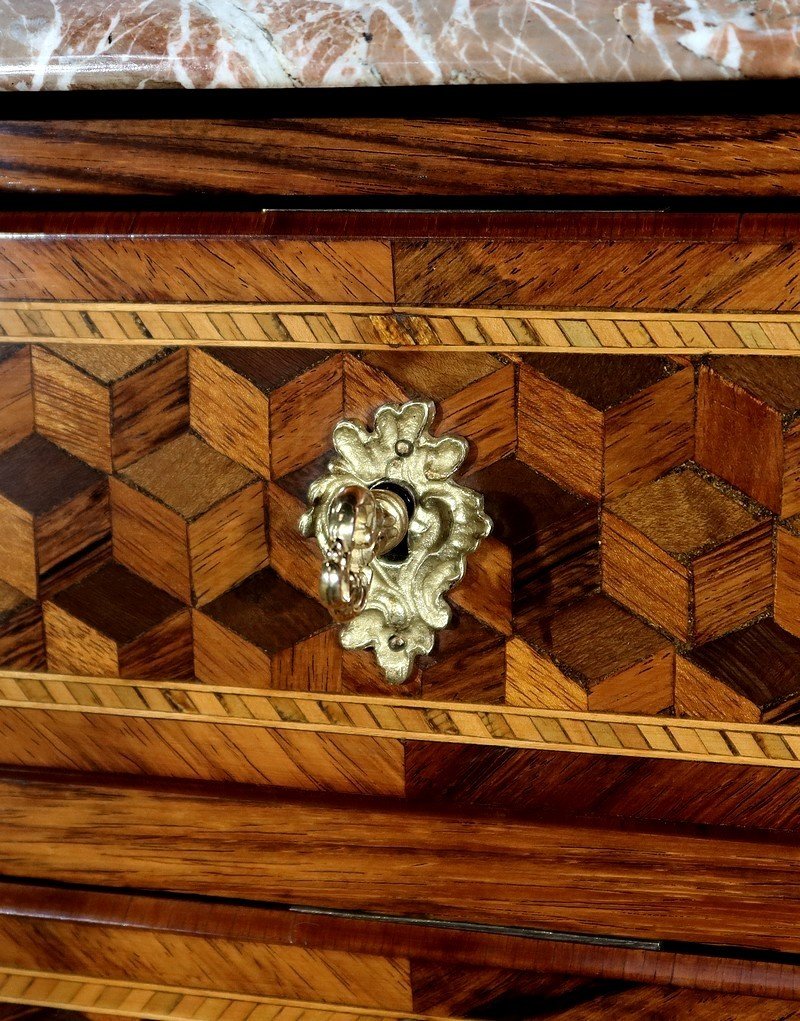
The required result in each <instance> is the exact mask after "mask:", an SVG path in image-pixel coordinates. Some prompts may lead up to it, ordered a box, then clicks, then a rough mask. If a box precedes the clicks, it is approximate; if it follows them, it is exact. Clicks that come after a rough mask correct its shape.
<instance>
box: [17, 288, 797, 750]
mask: <svg viewBox="0 0 800 1021" xmlns="http://www.w3.org/2000/svg"><path fill="white" fill-rule="evenodd" d="M5 314H6V316H8V315H9V310H8V309H7V310H6V312H5ZM16 314H17V315H18V316H19V315H22V314H23V313H21V312H17V313H16ZM39 314H41V313H39ZM59 314H61V315H66V314H67V313H59ZM125 314H126V315H129V316H131V317H132V316H134V313H127V312H126V313H125ZM104 315H105V316H106V317H108V316H111V315H112V313H110V312H107V313H99V312H97V311H95V312H94V319H90V320H89V323H90V324H91V325H88V324H87V323H86V322H85V320H83V319H81V320H80V321H82V322H83V324H84V330H91V329H92V327H95V328H96V327H97V326H98V324H99V326H100V327H101V328H105V329H106V330H109V327H108V322H109V320H108V318H103V316H104ZM171 315H172V316H180V317H181V318H182V314H181V313H178V312H175V313H172V314H171ZM229 315H230V319H231V322H236V323H237V324H238V326H239V328H240V329H248V328H250V329H252V328H254V326H253V324H255V323H257V324H258V325H259V328H260V329H262V330H264V331H267V332H268V331H269V328H270V325H271V323H272V322H273V319H275V318H276V317H275V316H274V315H272V314H270V313H266V312H264V313H260V314H259V315H256V314H254V313H252V312H250V313H229ZM135 316H136V318H138V319H139V321H140V323H141V324H142V326H144V325H145V323H146V322H149V323H150V325H151V326H152V328H153V330H155V331H156V332H157V322H158V321H161V322H164V323H167V322H170V313H167V312H166V311H165V310H164V309H161V310H160V311H158V312H156V311H153V310H151V309H146V308H144V307H142V308H140V309H139V310H138V311H137V312H136V313H135ZM189 318H191V314H189ZM287 318H288V317H287ZM74 321H77V320H74ZM552 321H553V324H554V325H553V326H552V327H551V328H557V329H559V330H560V331H561V332H562V334H563V335H565V336H569V335H573V336H582V335H584V334H585V333H586V331H589V330H590V329H591V326H590V325H589V324H588V323H587V322H586V321H585V320H576V319H573V318H564V319H558V317H556V318H555V319H553V320H552ZM50 322H51V326H52V320H50ZM124 322H125V319H124V317H123V316H120V315H119V314H118V313H117V316H116V317H114V323H115V324H116V326H117V328H118V327H119V325H120V323H124ZM654 322H655V320H654ZM651 325H652V324H651ZM657 325H660V326H662V327H663V326H667V325H669V324H668V323H665V322H663V321H661V320H659V321H658V322H657ZM681 325H682V324H680V323H676V324H675V325H674V326H673V327H671V328H673V329H677V328H678V327H679V326H681ZM630 327H631V324H630V323H626V322H624V321H620V322H618V323H617V324H612V323H611V322H610V321H604V328H605V329H607V330H610V329H612V328H613V329H614V330H619V331H620V335H623V332H622V331H624V330H626V329H628V328H630ZM749 327H750V329H756V328H758V329H763V328H765V327H758V326H757V324H754V323H751V324H749ZM183 328H185V323H184V324H183ZM726 328H727V329H728V330H730V331H734V330H735V329H738V330H739V333H740V334H741V333H742V332H743V329H742V326H741V325H740V326H738V328H737V327H736V326H735V325H731V324H728V325H727V327H726ZM786 328H787V329H788V328H789V327H788V326H787V327H786ZM140 329H141V327H140ZM274 330H275V333H274V334H273V336H275V337H276V338H278V340H279V343H280V340H285V338H283V336H282V333H281V323H280V322H279V321H278V322H276V323H275V325H274ZM582 331H583V332H582ZM109 332H110V331H109ZM101 339H103V340H108V339H110V338H101ZM2 354H3V359H2V361H1V362H0V388H1V389H2V395H3V402H4V406H3V408H2V415H1V417H0V423H1V424H2V441H1V442H2V446H3V448H4V449H3V452H2V454H0V523H1V524H2V528H0V535H2V539H0V545H2V551H3V556H2V560H0V580H1V581H2V584H3V599H4V604H5V606H4V615H3V623H2V636H0V637H1V644H0V654H1V655H2V667H3V668H4V670H6V671H12V672H13V671H16V672H20V671H23V672H33V673H36V674H42V675H52V676H58V677H59V678H61V677H65V676H68V677H87V678H107V679H109V683H107V684H93V683H92V682H89V681H84V682H77V681H76V682H75V683H71V684H68V685H64V684H51V685H47V686H46V687H45V688H43V687H42V685H41V684H40V683H39V682H37V681H35V680H30V681H26V680H23V679H14V678H13V677H11V676H9V677H8V678H6V679H5V680H4V681H3V684H4V685H5V687H4V689H3V693H4V696H5V701H6V703H8V704H14V705H19V706H25V705H28V706H30V707H31V708H33V706H34V705H41V704H42V703H50V702H52V703H53V705H54V706H61V707H63V708H67V707H72V708H75V707H76V706H86V707H89V706H91V705H93V706H94V707H95V708H98V707H99V708H104V709H107V710H115V711H119V710H120V709H122V710H125V711H126V712H130V714H131V716H133V717H136V716H139V715H140V716H141V717H142V718H147V716H148V715H152V714H160V715H161V716H163V717H164V719H165V720H175V719H177V718H179V717H180V716H181V715H182V714H183V715H185V716H191V717H194V718H196V717H198V716H199V717H209V718H213V717H217V718H222V719H223V720H224V719H226V718H228V719H231V720H237V721H241V720H243V719H244V720H249V719H256V720H260V721H263V722H265V723H267V724H270V723H271V724H277V725H281V724H292V723H293V722H294V723H298V724H306V725H308V724H309V723H312V722H314V723H318V724H319V725H320V726H321V727H322V728H325V727H326V726H327V727H330V728H336V727H340V728H344V729H345V730H353V731H355V730H361V731H368V732H370V733H376V734H380V733H382V732H385V733H386V734H387V735H388V734H389V733H391V734H392V735H397V734H400V735H402V734H403V733H406V734H408V736H434V737H442V736H450V737H453V736H454V735H455V736H456V737H461V738H463V739H464V740H467V741H469V740H470V739H478V738H479V739H482V740H487V739H488V740H496V741H498V742H503V741H505V742H507V743H516V742H520V741H522V742H524V741H526V740H533V741H534V742H539V743H541V744H552V745H555V746H565V747H570V746H574V747H578V748H591V747H599V748H601V749H602V748H603V747H605V748H606V749H607V750H611V749H612V748H623V749H627V750H632V751H637V750H638V751H641V752H645V753H647V752H665V753H667V754H669V753H677V754H699V755H701V756H706V755H718V756H722V757H726V756H732V755H736V754H738V755H739V756H748V755H749V756H750V757H763V755H766V756H767V757H779V758H780V757H782V758H784V759H787V758H790V757H791V756H792V755H793V752H792V750H791V749H792V744H791V742H790V743H788V744H787V743H785V742H783V743H782V747H780V748H779V746H777V745H772V746H770V747H771V749H772V750H771V751H767V752H763V750H762V754H761V755H759V753H758V752H752V751H751V750H750V749H751V748H752V739H751V743H750V744H749V745H748V744H747V738H746V737H742V738H741V739H740V740H739V742H738V744H737V741H736V739H735V738H734V739H727V740H726V739H725V738H723V737H719V736H717V737H715V731H714V730H713V729H712V730H710V731H709V732H708V733H709V736H708V737H707V738H706V739H705V740H703V739H702V738H697V737H694V738H693V737H692V734H695V733H696V731H695V730H692V729H691V727H692V725H691V724H689V723H682V722H675V723H671V724H667V723H666V722H665V717H672V716H677V717H678V718H679V720H690V719H691V720H718V721H729V722H731V723H736V724H740V725H742V727H741V733H742V734H746V733H747V729H746V725H748V724H749V725H759V724H771V723H780V722H781V721H782V720H784V719H788V718H790V717H791V716H792V715H793V713H794V712H795V711H796V703H797V698H798V694H800V681H799V680H798V677H800V671H799V670H798V667H799V666H800V639H798V638H797V637H796V635H798V634H800V625H798V623H797V609H796V608H797V599H798V585H799V584H800V582H798V566H797V565H798V562H800V552H798V551H800V530H799V529H798V527H797V520H798V518H797V517H796V515H797V514H798V511H800V482H798V479H800V440H798V438H797V437H800V426H798V425H797V423H796V417H797V414H798V408H800V358H797V359H795V358H781V359H777V358H774V357H769V356H736V355H719V356H706V357H697V356H696V357H690V356H688V355H687V354H681V353H677V352H674V351H673V352H672V353H670V354H665V353H664V354H662V353H652V354H644V353H641V354H638V355H635V356H634V355H631V354H612V353H594V354H584V355H576V354H571V353H558V352H543V351H533V350H524V349H523V350H522V351H519V350H513V349H511V348H510V347H504V348H502V349H500V348H494V347H489V346H486V347H484V348H482V349H469V350H466V349H460V350H453V351H447V350H431V349H425V350H420V349H406V350H391V349H388V348H386V347H379V346H377V345H375V346H374V347H372V348H370V349H347V350H329V349H325V348H322V347H306V346H301V345H297V344H284V346H266V345H265V343H263V342H262V343H260V344H259V343H243V344H240V345H227V346H220V345H217V346H213V345H209V346H205V345H200V344H192V345H176V344H172V345H159V344H156V343H154V342H151V343H148V344H137V343H116V344H113V343H107V342H106V343H101V342H98V341H96V340H95V341H92V342H88V341H87V338H86V337H79V338H75V339H73V340H72V341H71V342H64V339H63V337H60V338H58V339H57V340H55V341H52V342H49V343H34V344H31V343H25V344H19V343H11V342H8V343H6V344H5V345H4V346H3V348H2ZM409 398H424V399H428V400H431V401H433V403H434V405H435V407H436V427H435V428H436V431H438V432H447V433H456V434H459V435H461V436H463V437H464V438H465V439H466V440H467V441H468V444H469V453H468V455H467V458H466V461H465V463H464V465H463V468H462V471H461V476H462V478H463V481H464V482H465V484H467V485H469V486H470V487H471V488H473V489H475V490H477V491H478V492H480V493H481V494H482V495H483V498H484V501H485V507H486V510H487V512H488V514H489V515H490V517H491V518H492V520H493V523H494V527H493V531H492V534H491V536H490V538H489V539H488V540H486V541H485V542H484V543H483V544H482V545H481V546H480V548H479V549H478V551H477V553H475V554H473V555H472V556H471V557H470V558H469V560H468V566H467V573H466V576H465V578H464V580H463V581H462V582H461V583H459V584H458V585H457V586H456V587H455V588H454V589H453V591H452V594H451V602H452V604H453V607H454V618H453V622H452V626H451V627H450V628H448V629H447V630H445V631H443V632H441V633H440V635H439V636H438V639H437V644H436V646H435V648H434V650H433V652H432V654H431V655H430V656H426V657H423V658H421V659H420V660H418V661H417V664H416V668H415V670H414V672H413V674H412V676H411V677H410V678H409V680H408V681H407V682H406V683H404V684H401V685H392V684H388V683H387V681H386V680H385V678H384V676H383V674H382V672H381V671H380V669H379V668H378V666H377V664H376V663H375V660H374V659H373V657H372V655H371V654H370V653H369V652H368V651H359V650H344V649H343V648H342V647H341V644H340V642H339V638H338V626H337V625H335V624H334V623H333V622H332V621H331V619H330V616H329V614H328V613H327V611H326V609H325V608H324V607H323V606H322V605H321V603H320V600H319V574H320V568H321V556H320V553H319V550H318V548H317V546H316V544H315V543H314V542H313V541H312V540H308V539H304V538H302V537H301V535H300V533H299V530H298V520H299V518H300V515H301V513H302V512H303V510H304V507H305V505H306V493H307V490H308V486H309V483H310V482H311V481H312V480H313V479H314V478H316V477H318V476H319V475H320V474H321V473H322V472H323V471H324V469H325V465H326V464H327V463H328V461H329V460H330V456H331V442H332V441H331V436H332V431H333V428H334V426H335V425H336V424H337V422H339V421H340V420H341V419H343V418H349V419H355V420H357V421H359V422H362V423H364V424H366V425H370V424H371V423H372V419H373V416H374V412H375V409H376V408H377V407H379V406H380V405H381V404H383V403H385V402H386V401H390V402H398V403H399V402H402V401H404V400H407V399H409ZM137 681H144V682H148V683H146V684H144V685H137V684H136V683H135V682H137ZM169 682H172V684H170V683H169ZM225 689H247V690H248V691H249V690H251V689H252V691H253V695H252V697H249V698H247V699H242V698H227V699H226V698H225V697H224V696H222V695H219V694H217V693H218V692H221V691H224V690H225ZM274 691H287V692H291V693H292V695H293V696H294V697H293V699H292V700H290V701H289V702H286V701H281V700H280V699H278V698H275V697H274V696H273V695H272V694H270V693H271V692H274ZM170 692H173V695H171V694H170ZM175 692H177V693H178V694H177V695H174V693H175ZM314 693H318V694H320V695H321V694H324V695H325V696H327V697H328V698H329V700H330V702H331V704H335V705H336V706H337V707H338V708H337V712H338V713H340V714H341V715H339V716H338V717H337V716H336V715H335V714H333V715H332V713H333V711H332V710H330V711H329V710H327V709H324V707H323V708H321V706H322V705H323V703H322V702H320V700H319V699H317V700H314V699H313V698H311V697H310V696H311V695H312V694H314ZM374 699H384V700H389V702H391V703H392V705H396V706H397V707H398V708H397V709H396V710H395V709H392V708H391V707H387V708H386V711H385V712H383V713H382V714H379V715H376V714H372V713H369V703H370V701H371V700H374ZM324 701H325V700H323V702H324ZM425 703H433V704H435V705H440V706H441V707H442V708H443V709H444V710H447V708H448V707H452V708H453V709H456V710H457V709H458V708H459V706H461V705H465V706H475V705H477V706H479V707H485V708H484V711H483V713H482V714H481V711H480V710H475V709H472V708H470V709H467V710H466V711H459V712H457V713H455V714H454V715H453V714H449V713H448V712H447V711H445V712H442V713H436V712H429V711H428V710H426V709H425V707H424V704H425ZM404 705H407V706H408V709H409V711H408V712H404V711H403V710H402V709H401V708H399V707H402V706H404ZM281 707H283V708H281ZM289 707H291V708H289ZM506 708H508V709H510V710H512V711H510V712H506V711H505V710H506ZM537 711H544V712H543V714H541V715H539V716H537ZM487 712H488V716H487ZM286 714H288V715H286ZM603 714H616V715H620V714H621V715H624V716H628V715H630V716H631V721H630V723H628V724H626V725H625V726H624V727H621V728H618V729H617V730H614V731H609V730H608V729H606V730H605V731H604V730H603V727H602V725H601V724H602V720H603ZM584 715H586V716H587V719H586V720H583V716H584ZM636 716H643V717H649V718H658V720H660V722H658V721H651V722H650V723H648V725H647V726H645V727H644V728H642V727H640V726H638V725H637V723H636ZM284 717H285V718H284ZM595 718H596V720H597V726H592V725H591V721H592V719H595ZM537 719H538V720H539V722H538V723H537V722H536V720H537ZM559 721H561V722H559ZM77 723H78V718H77V717H76V718H74V719H73V720H72V721H71V725H72V726H76V725H77ZM648 726H649V727H650V728H652V727H655V728H656V729H655V730H652V729H647V727H648ZM668 728H672V729H668ZM684 728H688V729H684ZM719 729H720V728H717V731H719ZM739 732H740V731H739V730H737V729H736V728H734V731H733V732H732V733H739ZM604 735H605V736H604ZM731 740H732V744H731ZM756 747H759V746H756ZM776 749H777V750H776ZM787 749H788V751H787ZM16 754H22V753H21V752H20V751H19V749H18V750H17V753H16ZM108 754H111V753H110V752H109V753H108ZM23 761H24V760H23ZM108 764H109V765H110V762H109V763H108Z"/></svg>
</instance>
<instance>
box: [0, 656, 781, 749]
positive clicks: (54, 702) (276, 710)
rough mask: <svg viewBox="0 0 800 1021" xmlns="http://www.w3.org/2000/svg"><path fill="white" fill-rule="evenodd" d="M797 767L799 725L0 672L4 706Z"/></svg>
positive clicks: (459, 742) (329, 732)
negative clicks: (623, 714)
mask: <svg viewBox="0 0 800 1021" xmlns="http://www.w3.org/2000/svg"><path fill="white" fill-rule="evenodd" d="M4 707H6V708H10V709H45V710H48V711H50V712H54V713H58V712H80V713H97V714H101V715H113V716H129V717H131V716H134V717H143V718H147V719H155V720H179V721H184V722H187V723H197V722H201V723H225V724H233V725H238V726H248V727H264V728H267V729H275V730H305V731H314V732H315V733H328V734H350V735H361V736H368V737H378V738H400V739H407V740H414V741H442V742H450V743H456V744H480V745H495V746H497V747H504V748H530V749H535V748H547V749H554V750H560V751H574V752H588V753H594V754H604V755H632V756H639V757H648V758H668V759H669V758H671V759H690V760H699V761H706V762H739V763H748V764H758V765H771V766H784V767H786V766H788V767H794V768H800V728H798V727H788V726H783V727H781V726H773V725H767V724H740V723H715V722H711V721H706V720H687V719H674V718H671V717H664V716H630V715H628V716H621V715H613V714H610V713H582V712H567V711H563V710H546V709H526V708H518V707H512V706H497V705H470V704H466V703H453V702H449V703H444V702H426V701H421V700H415V699H405V698H404V699H399V698H398V699H391V698H373V697H360V696H355V695H320V694H314V693H310V692H302V693H301V692H290V691H276V690H269V691H261V690H257V689H254V688H227V687H226V688H218V687H214V686H212V685H207V684H186V683H178V682H174V683H164V682H155V681H128V680H118V679H113V678H83V677H80V678H78V677H68V676H63V675H45V674H22V673H12V672H10V671H0V711H2V709H3V708H4Z"/></svg>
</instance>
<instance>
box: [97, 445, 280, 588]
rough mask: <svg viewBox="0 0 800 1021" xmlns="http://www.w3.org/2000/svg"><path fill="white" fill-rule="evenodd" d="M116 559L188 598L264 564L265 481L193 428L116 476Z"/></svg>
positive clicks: (231, 582)
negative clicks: (203, 437)
mask: <svg viewBox="0 0 800 1021" xmlns="http://www.w3.org/2000/svg"><path fill="white" fill-rule="evenodd" d="M111 507H112V522H113V533H114V556H115V558H116V559H117V560H119V562H120V563H122V564H124V565H125V566H126V567H128V568H130V570H132V571H135V572H136V573H138V574H140V575H142V577H143V578H147V579H148V581H151V582H152V583H153V584H154V585H158V586H160V587H161V588H163V589H166V591H167V592H171V593H172V594H173V595H174V596H177V597H178V598H179V599H181V600H182V601H183V602H185V603H190V602H191V603H196V604H202V603H205V602H208V601H209V600H210V599H213V598H215V597H216V596H218V595H220V594H221V593H222V592H225V591H226V589H228V588H230V586H231V585H235V584H236V583H237V582H238V581H241V580H242V579H243V578H246V577H247V575H249V574H252V573H253V571H257V570H258V569H259V568H260V567H263V566H264V564H266V561H267V540H266V524H265V510H264V488H263V483H262V482H261V481H260V480H258V479H256V477H255V476H254V475H253V474H252V473H251V472H250V471H248V470H247V469H246V468H244V467H243V466H242V465H240V464H237V463H236V462H234V461H231V460H230V459H229V458H227V457H225V456H224V455H223V454H220V453H219V452H218V451H217V450H215V449H214V448H213V447H210V446H208V445H207V444H205V443H203V441H202V440H200V439H198V438H197V437H196V436H194V435H193V434H192V433H185V434H183V435H182V436H179V437H177V438H176V439H174V440H171V441H170V442H169V443H167V444H165V445H164V446H162V447H160V448H159V449H158V450H156V451H154V452H153V453H152V454H148V455H147V457H144V458H142V459H141V460H139V461H136V462H135V463H134V464H132V465H130V467H128V468H127V469H125V470H124V471H122V472H120V473H119V475H118V476H115V477H113V478H112V479H111Z"/></svg>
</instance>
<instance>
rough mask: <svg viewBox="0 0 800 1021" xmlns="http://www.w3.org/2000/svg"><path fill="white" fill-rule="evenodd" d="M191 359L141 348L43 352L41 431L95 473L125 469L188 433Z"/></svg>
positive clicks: (36, 355)
mask: <svg viewBox="0 0 800 1021" xmlns="http://www.w3.org/2000/svg"><path fill="white" fill-rule="evenodd" d="M186 358H187V352H186V351H175V350H173V351H169V350H168V349H166V348H161V349H159V348H153V347H146V346H138V345H131V346H127V345H116V346H111V345H105V344H98V345H89V344H64V345H61V346H55V345H54V346H53V347H52V348H44V347H40V348H36V349H35V350H34V352H33V375H34V381H35V388H36V416H35V417H36V429H37V431H38V432H40V433H41V434H42V435H43V436H47V438H48V439H50V440H53V442H54V443H57V444H58V445H59V446H61V447H63V448H64V449H65V450H68V451H70V453H72V454H75V455H76V456H77V457H80V458H82V460H84V461H86V462H87V464H91V465H93V466H94V467H95V468H100V469H102V470H103V471H105V472H111V471H112V470H114V469H115V468H124V467H125V466H126V465H129V464H131V463H132V462H133V461H136V460H138V459H139V458H140V457H144V455H145V454H148V453H150V452H151V451H152V450H154V449H155V448H156V447H157V446H159V445H160V444H161V443H164V442H165V441H166V440H168V439H170V438H171V437H172V436H175V435H176V434H177V433H178V432H180V431H181V430H182V429H185V428H186V426H187V424H188V420H189V387H188V381H187V378H186Z"/></svg>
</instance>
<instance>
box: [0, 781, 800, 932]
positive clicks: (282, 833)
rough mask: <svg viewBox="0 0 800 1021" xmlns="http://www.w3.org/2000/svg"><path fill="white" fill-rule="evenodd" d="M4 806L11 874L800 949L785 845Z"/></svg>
mask: <svg viewBox="0 0 800 1021" xmlns="http://www.w3.org/2000/svg"><path fill="white" fill-rule="evenodd" d="M251 790H252V789H251ZM0 807H2V812H0V852H1V853H2V855H3V861H4V870H5V873H6V874H7V875H8V876H27V877H29V878H32V879H41V880H57V881H66V882H77V883H83V882H91V883H95V884H101V885H104V886H115V887H127V888H140V889H141V888H144V889H150V890H173V891H177V892H184V893H195V894H204V893H205V894H210V895H213V896H228V897H244V898H250V899H253V898H256V899H260V900H266V901H277V902H282V903H289V904H297V905H304V904H316V905H319V906H320V907H326V906H327V907H338V906H341V905H343V904H345V905H347V906H348V908H349V909H352V910H366V911H377V912H388V913H390V914H406V915H408V914H411V915H423V916H428V917H431V916H433V917H439V918H449V919H455V920H461V921H469V920H473V921H474V920H480V921H483V922H497V923H501V924H503V923H507V924H513V925H529V926H534V927H545V928H548V927H549V928H555V929H559V930H562V931H573V932H574V931H581V932H585V933H599V934H606V935H607V934H616V935H620V936H628V937H642V938H661V939H678V940H689V941H692V940H695V941H698V940H708V941H711V942H714V943H719V944H728V945H738V946H743V945H744V946H750V947H760V948H762V949H766V948H769V949H773V950H783V951H787V952H789V951H791V952H795V951H796V950H797V947H798V945H800V944H799V943H798V938H797V930H796V924H795V920H796V912H797V892H796V883H795V881H794V877H795V875H796V870H797V858H798V851H797V847H796V841H794V840H791V839H788V840H786V839H784V840H780V839H774V838H766V837H764V836H760V837H758V838H756V837H755V836H753V835H750V836H744V835H743V836H736V837H734V836H732V835H731V834H730V833H729V832H726V833H724V834H719V833H717V832H715V831H714V830H713V829H711V828H704V829H702V830H687V829H682V830H677V829H675V828H664V827H661V828H659V827H650V828H640V827H632V826H627V827H624V828H615V827H613V826H608V825H605V826H603V827H592V826H588V825H585V824H584V825H579V824H564V823H558V824H557V823H548V822H545V821H543V820H542V819H537V820H533V819H530V818H525V817H524V816H518V815H514V814H511V813H508V812H504V813H499V814H498V813H492V812H484V811H481V810H478V809H472V810H471V811H469V812H468V813H463V812H459V811H457V810H453V809H449V810H445V811H442V810H440V809H437V808H435V807H433V806H426V807H412V806H410V805H409V806H401V805H398V804H397V803H385V802H380V801H377V800H375V799H363V800H360V801H358V800H346V799H345V800H341V801H340V800H338V799H336V798H334V797H332V796H330V795H328V796H327V797H326V798H324V799H320V798H314V797H311V796H305V797H302V796H300V795H292V796H290V795H277V794H270V795H265V794H257V793H255V792H253V793H250V792H248V791H247V789H246V788H241V787H240V788H239V791H238V792H237V793H236V794H231V793H230V789H228V791H227V793H224V794H222V793H220V794H217V795H216V796H215V795H212V794H210V793H209V792H208V790H207V789H204V788H202V787H200V788H199V789H198V787H197V785H193V786H187V787H186V788H183V789H178V788H177V787H176V786H175V785H174V784H173V785H170V786H166V785H162V786H160V787H154V786H153V785H152V784H150V785H148V786H147V787H142V786H139V785H136V784H134V783H128V784H122V783H120V782H113V783H108V784H100V783H99V782H98V781H95V782H93V783H92V784H86V783H85V782H76V781H64V780H62V781H60V782H55V781H54V780H42V779H37V778H35V777H33V776H22V775H17V776H13V775H7V776H6V777H5V778H4V779H3V781H2V783H0ZM344 849H346V853H343V852H344ZM187 864H188V865H189V867H188V868H187ZM656 866H657V867H656Z"/></svg>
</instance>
